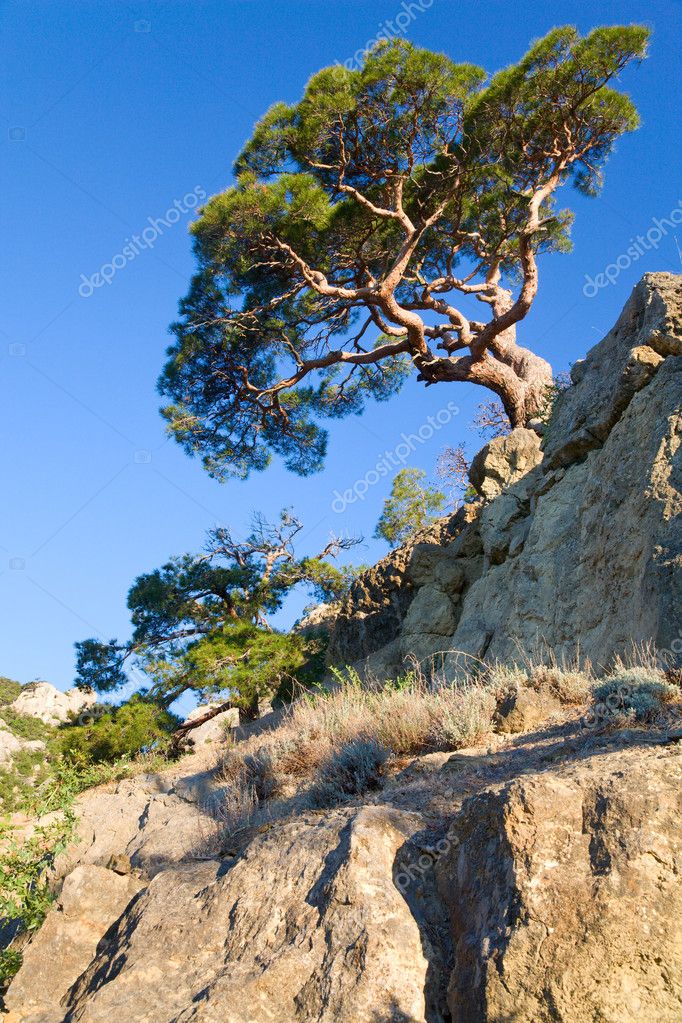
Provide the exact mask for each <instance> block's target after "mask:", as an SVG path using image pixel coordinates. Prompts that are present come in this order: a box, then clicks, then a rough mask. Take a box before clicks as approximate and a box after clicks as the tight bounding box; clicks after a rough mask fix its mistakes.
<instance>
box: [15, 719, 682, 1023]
mask: <svg viewBox="0 0 682 1023" xmlns="http://www.w3.org/2000/svg"><path fill="white" fill-rule="evenodd" d="M552 722H554V723H552ZM169 787H170V785H169ZM173 788H174V789H175V790H176V791H178V792H179V791H183V790H184V791H186V792H191V791H193V790H194V791H196V789H195V786H193V784H192V783H191V782H190V781H189V780H188V781H187V783H186V784H185V785H183V784H181V781H180V779H177V778H176V779H174V780H173ZM119 795H121V794H119ZM148 798H149V797H148ZM177 798H179V797H177ZM177 805H178V806H179V805H180V804H179V803H178V804H177ZM187 805H188V806H189V805H190V804H189V803H188V804H187ZM129 807H130V811H131V818H132V817H133V816H134V815H135V814H136V813H137V804H136V803H133V802H131V803H130V804H129ZM681 816H682V749H681V748H680V744H679V742H676V741H675V740H674V737H672V738H671V736H668V735H666V734H657V735H653V734H650V733H647V732H646V731H645V730H641V731H630V732H628V731H627V730H625V731H623V732H622V733H620V732H616V733H613V734H610V735H609V734H606V735H603V736H599V735H592V734H591V733H589V734H585V733H584V732H582V731H581V730H580V726H579V724H578V722H574V723H573V724H571V722H570V721H568V722H564V723H562V722H561V721H559V722H556V721H554V719H551V720H550V721H549V722H546V723H545V724H544V725H543V726H542V727H540V728H538V729H534V730H533V731H531V732H530V733H527V734H525V735H513V736H506V737H505V736H498V737H497V739H496V740H495V749H494V750H493V749H490V750H486V748H485V747H479V748H476V749H473V750H471V751H466V750H463V751H460V752H459V753H457V754H455V755H454V756H448V755H447V754H432V755H429V756H426V757H422V758H415V759H414V760H412V761H410V764H409V765H408V767H407V768H405V769H404V770H402V771H400V773H399V774H398V775H397V776H396V777H395V780H394V781H392V782H391V783H389V784H387V786H386V788H385V790H384V791H383V792H381V793H378V794H376V795H375V796H374V797H373V798H372V800H371V801H367V802H364V803H362V802H361V803H360V804H358V805H353V806H343V807H339V808H336V809H332V810H329V811H324V812H322V811H319V812H314V813H312V812H304V813H302V814H299V815H296V816H293V817H290V818H288V819H287V818H285V819H282V820H278V821H273V822H272V823H270V824H266V825H263V826H262V827H261V828H260V829H259V832H258V833H257V834H256V835H255V836H254V837H253V838H252V840H251V841H250V842H249V843H247V845H246V846H245V848H244V849H243V851H242V852H241V853H240V854H239V855H236V856H228V857H222V858H214V859H201V858H198V854H196V855H191V856H189V857H186V858H185V859H184V860H180V861H177V862H172V861H171V860H170V859H169V860H168V861H167V862H166V864H165V865H161V864H160V863H159V862H158V861H157V860H156V859H155V857H154V856H146V855H145V850H144V846H145V841H149V842H150V843H151V848H152V849H157V848H158V841H159V833H158V830H157V829H152V830H151V831H149V832H147V834H146V836H145V829H146V826H147V825H146V821H145V817H144V814H143V815H142V817H141V818H139V819H138V824H139V834H138V835H137V837H136V838H135V839H134V841H132V844H131V839H130V837H129V835H128V834H127V833H126V832H124V830H122V829H121V828H120V827H119V828H118V832H117V833H118V834H119V836H120V837H121V838H123V839H124V840H125V841H124V844H125V847H126V848H127V849H131V848H135V849H136V850H137V854H138V855H137V861H138V863H139V864H140V866H139V867H138V868H137V869H136V868H135V867H133V866H132V865H131V863H130V859H129V858H128V857H127V856H125V855H122V856H119V857H114V858H113V859H112V860H111V861H110V862H111V865H112V866H113V867H114V868H115V869H119V870H123V871H127V870H130V869H132V875H128V874H126V875H125V876H116V875H115V874H114V873H112V870H107V869H105V868H103V867H101V866H92V865H86V866H82V865H81V866H77V867H76V868H75V870H74V871H73V873H71V874H70V875H67V878H66V882H65V886H64V892H63V893H62V898H61V903H60V906H59V907H58V908H57V909H56V910H53V911H52V912H51V913H50V914H49V916H48V918H47V922H46V924H45V925H44V927H43V929H42V931H41V932H39V934H38V936H37V938H36V939H35V940H34V942H33V944H32V946H30V947H29V949H28V951H27V954H26V959H25V963H24V966H23V967H22V969H21V970H20V972H19V974H18V975H17V978H16V979H15V981H14V983H13V984H12V986H11V988H10V991H9V994H8V997H7V1003H8V1007H9V1008H10V1010H11V1013H10V1016H9V1017H8V1021H7V1023H77V1021H79V1023H80V1021H82V1023H110V1021H113V1020H118V1019H124V1020H131V1021H132V1020H134V1021H135V1023H190V1021H196V1023H225V1021H226V1020H229V1023H313V1021H316V1023H380V1021H381V1023H394V1021H400V1023H501V1021H505V1023H595V1021H597V1020H598V1021H599V1023H679V1020H680V1019H682V887H681V886H680V884H679V877H680V872H681V870H682V834H681V831H680V827H679V820H680V818H681ZM131 823H132V822H131ZM94 848H95V847H93V846H90V847H87V848H86V849H85V852H84V855H85V856H86V857H88V856H92V855H93V850H94ZM99 850H100V854H102V855H103V854H104V852H105V850H104V846H103V845H101V846H100V847H99ZM120 864H123V866H120ZM144 864H146V868H145V866H144ZM100 873H101V876H102V877H103V878H104V879H105V881H106V884H105V890H106V891H107V892H108V893H109V894H108V895H107V897H106V898H104V899H103V905H102V906H101V907H97V906H95V907H94V908H91V907H93V893H95V892H96V890H97V883H98V878H99V876H100ZM78 893H81V895H78ZM100 910H101V912H100ZM98 914H99V915H98ZM114 917H116V919H114ZM51 949H52V950H55V951H56V956H55V958H57V959H58V960H63V963H62V962H59V963H52V962H50V961H49V955H50V950H51ZM60 950H62V951H61V952H60ZM76 974H78V976H76Z"/></svg>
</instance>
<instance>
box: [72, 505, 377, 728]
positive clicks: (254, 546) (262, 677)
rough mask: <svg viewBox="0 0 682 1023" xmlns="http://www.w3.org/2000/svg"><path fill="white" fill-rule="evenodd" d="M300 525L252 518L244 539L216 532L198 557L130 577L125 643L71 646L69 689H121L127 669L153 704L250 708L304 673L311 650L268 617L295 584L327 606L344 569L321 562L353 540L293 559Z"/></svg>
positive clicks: (313, 644)
mask: <svg viewBox="0 0 682 1023" xmlns="http://www.w3.org/2000/svg"><path fill="white" fill-rule="evenodd" d="M302 528H303V527H302V524H301V522H300V521H299V520H298V519H297V518H295V517H294V516H293V515H292V514H291V513H289V512H286V511H285V512H283V513H282V515H281V517H280V521H279V522H278V523H276V524H274V525H271V524H269V523H268V522H266V521H265V520H264V519H263V518H262V517H260V516H256V517H255V519H254V526H253V530H252V532H251V534H250V535H249V536H248V537H247V539H246V540H244V541H238V540H236V539H235V538H234V537H233V535H232V532H231V531H230V530H229V529H227V528H224V527H219V528H216V529H214V530H211V531H210V532H209V534H208V542H207V544H206V549H205V551H204V552H202V553H201V554H198V555H192V554H185V555H183V556H181V557H178V558H174V559H172V560H171V561H169V562H167V564H165V565H163V566H162V567H161V568H159V569H156V570H155V571H153V572H148V573H146V574H145V575H141V576H139V578H138V579H136V580H135V582H134V583H133V585H132V587H131V589H130V591H129V593H128V608H129V609H130V611H131V618H132V625H133V633H132V637H131V639H130V640H129V641H128V642H126V643H119V642H118V641H117V640H115V639H112V640H111V641H109V642H108V643H102V642H101V641H99V640H96V639H86V640H83V641H82V642H80V643H77V644H76V650H77V669H78V675H77V678H76V685H77V686H79V687H80V688H87V689H95V690H96V691H97V692H98V693H115V692H116V691H118V690H120V689H121V688H122V687H124V686H127V685H128V684H129V682H130V680H129V678H128V675H127V668H128V666H129V665H130V664H131V663H134V664H136V666H137V667H138V668H139V669H141V671H142V672H143V673H144V677H145V678H146V679H148V680H149V682H150V685H149V687H146V686H145V687H143V689H142V693H143V696H144V698H145V699H146V700H148V701H152V702H154V703H156V704H158V705H159V706H161V707H164V708H168V707H170V706H171V705H172V704H173V703H174V702H175V700H177V699H178V698H179V697H180V696H182V695H183V694H184V693H186V692H193V693H194V694H195V695H197V696H199V697H200V698H202V699H204V700H205V699H207V698H209V697H211V698H213V697H216V696H220V697H221V698H222V699H224V700H228V699H229V700H230V702H231V703H232V704H233V705H235V706H241V707H243V708H244V709H245V710H247V711H249V710H251V711H252V710H253V709H254V708H255V707H256V706H257V702H258V698H259V697H262V696H264V695H266V694H269V695H272V693H273V692H274V691H275V690H276V689H277V688H278V686H279V685H280V684H281V683H282V681H283V679H285V678H289V679H291V678H293V677H296V676H297V675H298V674H301V673H302V672H303V674H305V672H306V669H308V668H309V667H310V666H311V664H313V663H314V661H315V654H316V653H317V652H318V646H319V644H318V641H317V640H316V639H315V638H314V637H305V636H302V635H299V634H285V633H281V632H278V631H276V630H274V629H273V628H272V627H271V625H270V623H269V617H270V616H271V615H272V614H273V613H274V612H275V611H277V610H278V609H280V608H281V607H282V605H283V603H284V601H285V599H286V597H287V596H288V594H290V593H291V591H292V589H293V588H294V587H296V586H297V585H299V584H303V585H304V586H306V587H307V588H308V590H309V591H310V592H311V593H312V594H313V596H314V597H315V598H316V599H317V600H328V599H330V598H333V597H337V596H340V595H341V594H342V593H344V592H345V590H346V588H347V586H348V585H349V582H350V580H351V578H352V570H351V569H348V568H337V567H336V566H334V565H333V564H331V563H330V561H329V558H333V557H335V556H336V555H338V553H339V552H340V551H341V550H345V549H348V548H350V547H352V546H353V545H354V544H355V543H356V542H357V541H355V540H351V539H346V538H339V537H332V539H331V540H330V541H329V543H328V544H327V545H326V546H325V548H324V549H323V550H322V551H321V552H320V553H319V554H318V555H317V556H315V557H298V556H297V555H296V553H295V549H294V542H295V539H296V537H297V536H298V535H299V534H300V533H301V530H302Z"/></svg>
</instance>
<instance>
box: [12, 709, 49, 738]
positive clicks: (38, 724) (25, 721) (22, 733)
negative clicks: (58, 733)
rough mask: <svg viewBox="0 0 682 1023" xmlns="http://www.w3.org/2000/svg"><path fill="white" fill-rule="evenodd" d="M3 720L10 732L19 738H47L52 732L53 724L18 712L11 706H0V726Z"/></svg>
mask: <svg viewBox="0 0 682 1023" xmlns="http://www.w3.org/2000/svg"><path fill="white" fill-rule="evenodd" d="M2 721H4V722H5V724H6V725H7V727H8V728H9V730H10V731H11V732H14V734H15V735H16V736H18V738H20V739H28V740H29V741H32V742H35V741H36V740H37V739H39V740H40V741H41V742H47V740H48V739H49V738H50V736H52V735H53V734H54V730H55V729H54V726H53V725H48V724H46V723H45V722H44V721H41V720H40V718H35V717H32V716H31V715H29V714H18V713H17V711H16V710H13V709H12V708H11V707H2V708H0V727H1V722H2Z"/></svg>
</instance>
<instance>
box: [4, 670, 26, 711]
mask: <svg viewBox="0 0 682 1023" xmlns="http://www.w3.org/2000/svg"><path fill="white" fill-rule="evenodd" d="M20 693H21V683H20V682H15V681H14V679H12V678H7V677H6V676H5V675H0V707H3V706H5V704H8V703H14V701H15V700H16V698H17V696H19V694H20Z"/></svg>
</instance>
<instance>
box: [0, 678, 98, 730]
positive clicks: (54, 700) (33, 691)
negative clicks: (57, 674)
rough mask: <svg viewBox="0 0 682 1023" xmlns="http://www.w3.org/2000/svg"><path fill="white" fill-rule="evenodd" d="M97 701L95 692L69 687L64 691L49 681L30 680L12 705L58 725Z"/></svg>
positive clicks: (32, 715) (27, 713)
mask: <svg viewBox="0 0 682 1023" xmlns="http://www.w3.org/2000/svg"><path fill="white" fill-rule="evenodd" d="M96 702H97V696H96V694H95V693H94V692H89V693H87V692H83V691H82V690H81V689H68V690H67V691H66V692H65V693H64V692H62V691H61V690H59V689H55V687H54V686H53V685H50V683H49V682H29V684H28V685H25V686H24V687H23V689H22V691H21V693H20V694H19V696H18V697H17V698H16V700H15V701H14V702H13V703H11V704H10V707H11V708H12V710H15V711H16V712H17V713H18V714H25V715H26V716H27V717H33V718H40V720H41V721H44V722H45V724H48V725H58V724H60V723H61V722H64V721H68V720H69V718H70V717H71V716H72V715H76V716H78V714H81V713H82V712H83V711H86V710H87V709H88V708H89V707H92V706H94V704H95V703H96Z"/></svg>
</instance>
